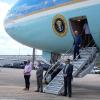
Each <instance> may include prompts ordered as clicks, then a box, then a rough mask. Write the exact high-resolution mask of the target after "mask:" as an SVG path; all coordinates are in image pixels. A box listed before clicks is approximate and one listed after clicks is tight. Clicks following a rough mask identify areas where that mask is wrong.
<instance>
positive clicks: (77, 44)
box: [24, 24, 88, 97]
mask: <svg viewBox="0 0 100 100" xmlns="http://www.w3.org/2000/svg"><path fill="white" fill-rule="evenodd" d="M85 28H87V26H86V24H85V26H84V29H85ZM87 31H88V30H87ZM87 31H86V32H87ZM73 45H74V59H76V56H77V55H78V58H81V57H80V54H79V49H80V48H81V46H82V37H81V35H80V34H79V32H78V31H75V38H74V43H73ZM31 71H32V63H31V62H30V60H28V61H27V63H26V65H25V68H24V78H25V89H24V90H29V88H30V75H31ZM72 73H73V65H72V64H70V59H67V60H66V61H65V66H64V68H63V77H64V93H63V94H62V95H63V96H67V95H68V96H69V97H71V96H72V86H71V81H72V79H73V76H72ZM36 78H37V90H36V91H35V92H43V84H42V80H43V67H42V65H41V62H38V68H37V71H36Z"/></svg>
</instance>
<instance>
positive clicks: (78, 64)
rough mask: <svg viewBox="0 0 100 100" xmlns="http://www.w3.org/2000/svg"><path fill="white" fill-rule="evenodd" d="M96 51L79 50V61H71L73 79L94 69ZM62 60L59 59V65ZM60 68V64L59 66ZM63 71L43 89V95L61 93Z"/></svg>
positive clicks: (90, 48)
mask: <svg viewBox="0 0 100 100" xmlns="http://www.w3.org/2000/svg"><path fill="white" fill-rule="evenodd" d="M96 52H97V49H96V47H86V48H83V49H81V50H80V56H81V59H76V60H75V61H71V63H72V64H73V77H83V76H84V75H86V74H87V73H89V72H90V71H91V70H92V68H93V67H94V60H95V56H96ZM63 57H64V58H63V59H68V57H69V55H67V54H66V55H65V56H63ZM63 59H62V58H61V60H60V61H58V62H59V63H62V61H63ZM59 66H60V64H59ZM59 66H58V67H59ZM63 82H64V80H63V69H62V70H61V71H60V72H59V73H58V74H57V75H56V76H55V77H54V78H53V79H52V81H50V83H49V84H48V85H47V86H46V87H44V89H43V91H44V92H45V93H51V94H56V95H59V94H61V93H62V91H63V84H64V83H63Z"/></svg>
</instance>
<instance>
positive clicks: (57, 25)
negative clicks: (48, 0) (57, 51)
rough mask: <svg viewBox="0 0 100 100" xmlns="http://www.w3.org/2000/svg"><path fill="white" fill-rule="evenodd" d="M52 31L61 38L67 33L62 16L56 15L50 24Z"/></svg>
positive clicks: (65, 23)
mask: <svg viewBox="0 0 100 100" xmlns="http://www.w3.org/2000/svg"><path fill="white" fill-rule="evenodd" d="M52 26H53V30H54V32H55V33H57V35H59V36H61V37H63V36H65V35H66V33H67V22H66V19H65V18H64V16H63V15H60V14H58V15H56V16H55V17H54V19H53V22H52Z"/></svg>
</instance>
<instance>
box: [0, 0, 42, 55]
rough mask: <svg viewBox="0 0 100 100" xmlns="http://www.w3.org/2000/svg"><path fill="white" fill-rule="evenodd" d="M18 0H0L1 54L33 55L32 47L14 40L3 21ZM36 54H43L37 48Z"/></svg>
mask: <svg viewBox="0 0 100 100" xmlns="http://www.w3.org/2000/svg"><path fill="white" fill-rule="evenodd" d="M16 1H17V0H0V55H31V54H32V48H29V47H27V46H25V45H22V44H20V43H18V42H17V41H15V40H13V39H12V38H11V37H10V36H9V35H8V34H7V33H6V31H5V29H4V26H3V22H4V19H5V16H6V14H7V11H8V10H9V9H10V8H11V7H12V6H13V5H14V3H15V2H16ZM36 54H41V51H40V50H36Z"/></svg>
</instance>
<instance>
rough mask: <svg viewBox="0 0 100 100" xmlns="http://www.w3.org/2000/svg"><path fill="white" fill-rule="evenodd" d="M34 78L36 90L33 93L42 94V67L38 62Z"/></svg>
mask: <svg viewBox="0 0 100 100" xmlns="http://www.w3.org/2000/svg"><path fill="white" fill-rule="evenodd" d="M36 78H37V90H35V92H43V83H42V80H43V66H42V64H41V62H40V61H38V68H37V71H36Z"/></svg>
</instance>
